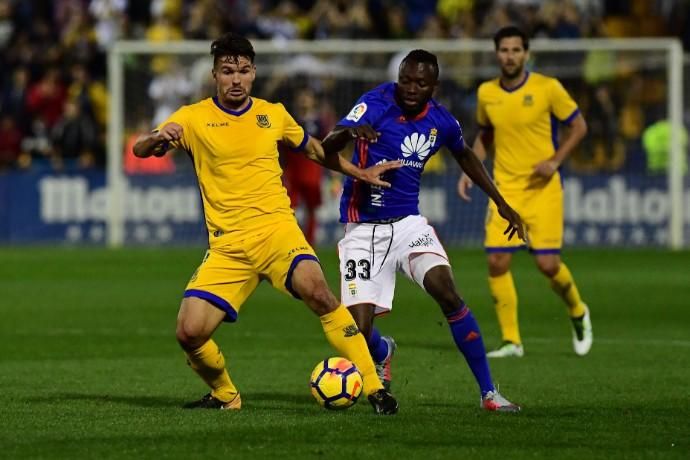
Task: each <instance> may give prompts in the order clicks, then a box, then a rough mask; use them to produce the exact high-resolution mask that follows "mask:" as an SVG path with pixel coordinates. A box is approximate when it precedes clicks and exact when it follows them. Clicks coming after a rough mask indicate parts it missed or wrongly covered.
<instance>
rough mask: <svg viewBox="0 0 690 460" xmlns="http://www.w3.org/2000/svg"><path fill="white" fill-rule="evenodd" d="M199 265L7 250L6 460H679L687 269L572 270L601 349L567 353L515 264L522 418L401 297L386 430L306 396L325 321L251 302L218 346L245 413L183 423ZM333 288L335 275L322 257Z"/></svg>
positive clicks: (686, 372)
mask: <svg viewBox="0 0 690 460" xmlns="http://www.w3.org/2000/svg"><path fill="white" fill-rule="evenodd" d="M202 255H203V250H201V249H168V248H161V249H128V250H122V251H108V250H104V249H48V248H2V249H0V260H1V261H2V263H1V265H0V314H1V316H0V318H1V319H0V340H1V342H0V343H1V345H0V349H1V350H2V351H1V352H0V416H1V420H0V425H1V426H2V429H1V430H0V458H9V459H28V458H65V459H76V458H97V459H107V458H180V459H194V458H208V459H210V458H223V459H238V458H281V459H282V458H295V459H307V458H315V459H316V458H324V459H326V458H328V459H330V458H347V459H358V460H359V459H369V458H371V459H374V458H376V459H385V458H397V459H400V458H406V459H413V458H424V459H425V460H429V459H435V458H442V459H459V458H472V459H486V458H496V459H503V460H507V459H521V458H554V459H563V458H570V459H578V460H582V459H590V458H607V459H608V458H626V459H634V458H690V390H689V389H688V388H689V386H688V381H689V380H690V359H689V358H690V333H689V331H690V300H688V299H690V253H688V252H679V253H670V252H666V251H650V250H639V251H613V250H571V251H568V252H567V253H566V254H565V260H566V262H567V263H568V265H569V266H570V268H571V270H572V272H573V274H574V276H575V277H576V280H577V281H578V285H579V287H580V290H581V292H582V294H583V296H584V298H585V300H587V301H588V303H589V304H590V307H591V311H592V319H593V324H594V333H595V342H594V347H593V349H592V352H591V353H590V355H589V356H587V357H586V358H578V357H576V356H575V355H574V353H573V352H572V350H571V344H570V330H569V323H568V321H567V319H566V313H565V308H564V307H563V306H562V305H561V303H560V300H559V299H558V298H557V297H556V296H555V295H554V294H553V293H551V292H550V290H549V287H548V284H547V282H546V281H545V280H544V279H543V278H542V277H541V275H540V274H538V273H537V271H536V268H535V267H534V266H533V264H532V261H531V259H530V258H529V257H528V256H527V255H526V254H520V255H518V256H516V260H515V266H514V271H513V273H514V276H515V280H516V284H517V286H518V292H519V296H520V312H521V326H522V332H523V338H524V341H525V350H526V356H525V357H524V358H522V359H519V360H503V361H501V360H498V361H491V365H492V371H493V375H494V379H495V381H496V382H498V383H499V384H500V389H501V391H502V392H503V393H504V394H505V395H506V396H507V397H508V398H509V399H512V400H515V401H516V402H519V403H521V404H522V405H523V411H522V413H520V414H489V413H484V412H482V411H480V409H479V399H478V394H477V388H476V386H475V384H474V381H473V379H472V377H471V375H470V373H469V370H468V368H467V367H466V365H465V363H464V360H463V359H462V358H461V357H460V355H459V354H458V353H457V351H456V349H455V347H454V345H453V343H452V340H451V337H450V334H449V332H448V330H447V326H446V325H445V323H444V321H443V317H442V315H441V313H440V311H439V309H438V307H437V306H435V304H433V302H432V301H431V300H430V299H429V298H428V297H427V296H426V294H424V293H423V292H422V291H420V290H419V289H418V288H417V287H416V286H414V285H412V284H411V283H410V282H408V281H407V280H405V279H404V278H399V280H398V287H397V296H396V302H395V306H394V311H393V314H392V315H390V316H388V317H385V318H382V319H380V320H379V322H378V325H379V327H380V329H381V330H382V331H383V332H384V333H388V334H391V335H393V336H394V337H395V338H396V340H397V342H398V345H399V349H398V354H397V356H396V359H395V361H394V369H393V372H394V383H393V385H394V388H393V389H394V392H395V393H396V395H397V397H398V398H399V401H400V408H401V409H400V413H399V414H398V415H397V416H395V417H377V416H375V415H374V414H373V412H372V410H371V408H370V406H369V404H368V403H367V402H366V401H361V402H360V403H358V404H357V405H355V406H354V407H353V408H351V409H349V410H347V411H344V412H328V411H325V410H323V409H320V408H319V407H318V406H317V405H316V403H315V402H314V401H313V400H312V397H311V395H310V393H309V389H308V387H307V381H308V378H309V374H310V372H311V370H312V368H313V366H314V365H315V364H316V363H317V361H319V360H320V359H323V358H324V357H327V356H331V355H333V354H334V353H333V351H331V349H330V348H329V346H328V344H327V342H326V340H325V338H324V337H323V335H322V332H321V328H320V325H319V321H318V319H317V318H316V317H315V316H313V315H312V314H311V313H310V312H309V311H308V310H307V309H306V308H305V307H304V306H303V305H302V304H301V303H299V302H297V301H295V300H291V299H290V298H288V297H286V296H283V295H282V294H280V293H278V292H277V291H274V290H272V289H271V288H270V287H269V286H268V285H266V284H262V285H261V286H260V287H259V289H258V290H257V292H255V294H254V295H253V296H252V298H251V299H250V300H249V301H248V302H247V304H245V305H244V306H243V308H242V312H241V314H240V320H239V322H238V323H236V324H233V325H230V324H228V325H223V326H221V328H220V329H219V330H218V332H217V333H216V336H215V338H216V340H217V342H218V343H219V345H220V346H221V348H222V350H223V351H224V353H225V356H226V359H227V361H228V364H229V366H230V370H231V375H232V377H233V379H234V381H235V383H236V384H237V385H238V387H239V388H240V391H241V392H242V397H243V403H244V404H243V408H242V410H241V411H240V412H233V413H228V412H221V411H185V410H182V409H180V407H179V406H180V405H181V404H182V403H184V402H186V401H188V400H191V399H195V398H198V397H200V396H201V395H203V394H204V393H205V392H206V388H205V387H204V386H203V384H202V383H201V381H200V380H199V379H198V378H197V377H196V376H195V375H194V374H193V372H192V371H191V370H190V369H188V368H187V366H186V365H185V362H184V359H183V355H182V353H181V351H180V350H179V348H178V346H177V344H176V342H175V338H174V325H175V317H176V313H177V308H178V305H179V300H180V295H181V292H182V290H183V288H184V285H185V283H186V279H187V278H188V276H190V275H191V273H192V271H193V270H194V268H195V267H196V265H197V264H198V262H199V261H200V259H201V257H202ZM320 255H321V257H322V261H323V264H324V267H325V270H326V272H327V275H328V277H329V281H330V282H331V284H332V286H333V287H336V288H337V273H336V272H337V263H336V257H335V254H334V252H333V251H332V250H330V249H327V250H323V251H320ZM450 256H451V260H452V261H453V263H454V268H455V270H456V279H457V284H458V286H459V288H460V291H461V292H462V294H463V296H464V298H465V299H466V301H467V302H468V304H469V305H470V306H471V307H472V309H473V311H474V312H475V315H476V316H477V319H478V320H479V323H480V325H481V327H482V329H483V334H484V339H485V341H486V343H487V346H489V347H493V346H495V345H497V344H498V342H499V340H500V337H499V335H498V328H497V324H496V320H495V316H494V312H493V307H492V305H491V301H490V297H489V294H488V288H487V286H486V280H485V272H486V268H485V265H484V256H483V253H482V252H481V251H479V250H471V251H470V250H458V251H451V252H450Z"/></svg>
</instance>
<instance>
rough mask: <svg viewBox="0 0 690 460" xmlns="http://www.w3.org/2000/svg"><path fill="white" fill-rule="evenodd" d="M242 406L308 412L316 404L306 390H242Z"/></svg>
mask: <svg viewBox="0 0 690 460" xmlns="http://www.w3.org/2000/svg"><path fill="white" fill-rule="evenodd" d="M242 403H243V406H245V405H246V406H247V407H251V406H254V407H259V408H261V409H262V410H265V409H269V410H282V411H284V410H289V411H296V412H308V411H309V410H310V409H312V408H313V407H314V405H316V402H315V401H314V398H312V397H311V395H310V394H309V392H308V391H307V392H306V393H304V394H297V393H285V392H277V391H274V392H256V393H255V392H243V393H242Z"/></svg>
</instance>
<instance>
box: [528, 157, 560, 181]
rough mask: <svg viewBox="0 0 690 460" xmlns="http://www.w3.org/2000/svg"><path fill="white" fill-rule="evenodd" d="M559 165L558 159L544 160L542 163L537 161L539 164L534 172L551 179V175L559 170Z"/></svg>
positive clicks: (538, 175)
mask: <svg viewBox="0 0 690 460" xmlns="http://www.w3.org/2000/svg"><path fill="white" fill-rule="evenodd" d="M559 166H560V163H558V161H556V160H544V161H542V162H540V163H537V165H536V166H535V167H534V172H533V174H534V175H535V176H537V177H542V178H544V179H550V178H551V176H553V175H554V173H555V172H556V171H558V167H559Z"/></svg>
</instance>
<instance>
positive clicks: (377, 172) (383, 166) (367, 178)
mask: <svg viewBox="0 0 690 460" xmlns="http://www.w3.org/2000/svg"><path fill="white" fill-rule="evenodd" d="M401 167H402V162H401V161H400V160H395V161H386V162H384V163H380V164H377V165H374V166H369V167H368V168H367V169H362V170H361V175H360V177H358V179H359V180H361V181H364V182H366V183H368V184H371V185H377V186H379V187H385V188H390V186H391V184H390V182H386V181H385V180H383V179H381V176H382V175H383V174H384V173H385V172H386V171H390V170H391V169H398V168H401Z"/></svg>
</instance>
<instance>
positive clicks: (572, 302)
mask: <svg viewBox="0 0 690 460" xmlns="http://www.w3.org/2000/svg"><path fill="white" fill-rule="evenodd" d="M551 289H553V290H554V291H555V292H556V294H558V295H559V296H561V298H562V299H563V301H564V302H565V303H566V305H568V314H569V315H570V317H571V318H578V317H580V316H582V315H584V314H585V304H584V303H582V299H581V298H580V292H579V291H578V290H577V286H576V285H575V280H574V279H573V275H571V274H570V270H568V267H566V266H565V264H564V263H561V266H560V267H558V273H556V275H555V276H554V277H553V278H551Z"/></svg>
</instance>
